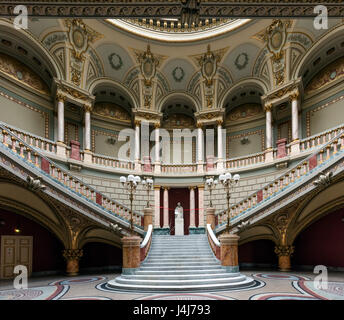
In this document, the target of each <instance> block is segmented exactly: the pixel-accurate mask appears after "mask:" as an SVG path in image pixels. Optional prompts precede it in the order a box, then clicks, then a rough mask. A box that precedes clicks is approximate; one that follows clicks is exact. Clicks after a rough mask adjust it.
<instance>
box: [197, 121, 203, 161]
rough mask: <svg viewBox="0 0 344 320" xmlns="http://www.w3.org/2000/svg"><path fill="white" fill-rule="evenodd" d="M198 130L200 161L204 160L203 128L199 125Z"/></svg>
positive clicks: (198, 157) (198, 158)
mask: <svg viewBox="0 0 344 320" xmlns="http://www.w3.org/2000/svg"><path fill="white" fill-rule="evenodd" d="M197 131H198V132H197V148H198V150H197V151H198V152H197V154H198V156H197V160H198V162H203V130H202V128H200V127H199V128H198V129H197Z"/></svg>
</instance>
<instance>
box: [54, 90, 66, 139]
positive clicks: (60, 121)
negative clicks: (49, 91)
mask: <svg viewBox="0 0 344 320" xmlns="http://www.w3.org/2000/svg"><path fill="white" fill-rule="evenodd" d="M56 99H57V141H58V142H62V143H64V126H65V124H64V102H65V101H66V97H65V96H63V95H61V94H58V95H57V97H56Z"/></svg>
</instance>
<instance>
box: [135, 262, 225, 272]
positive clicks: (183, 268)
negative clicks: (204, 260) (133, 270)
mask: <svg viewBox="0 0 344 320" xmlns="http://www.w3.org/2000/svg"><path fill="white" fill-rule="evenodd" d="M195 269H197V270H206V269H218V270H223V268H221V265H220V264H211V265H209V264H206V265H200V264H199V265H198V266H197V268H195V266H194V265H173V264H172V265H153V266H152V265H151V264H147V265H143V264H142V266H141V267H140V269H139V270H141V271H170V270H172V271H173V270H176V271H177V270H179V271H187V270H195Z"/></svg>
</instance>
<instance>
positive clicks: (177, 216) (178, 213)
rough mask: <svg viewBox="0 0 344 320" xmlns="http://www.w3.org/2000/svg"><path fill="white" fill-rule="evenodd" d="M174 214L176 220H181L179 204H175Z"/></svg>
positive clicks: (181, 209) (181, 214) (181, 208)
mask: <svg viewBox="0 0 344 320" xmlns="http://www.w3.org/2000/svg"><path fill="white" fill-rule="evenodd" d="M174 214H175V216H176V219H183V207H182V206H181V204H180V202H178V203H177V206H176V208H175V209H174Z"/></svg>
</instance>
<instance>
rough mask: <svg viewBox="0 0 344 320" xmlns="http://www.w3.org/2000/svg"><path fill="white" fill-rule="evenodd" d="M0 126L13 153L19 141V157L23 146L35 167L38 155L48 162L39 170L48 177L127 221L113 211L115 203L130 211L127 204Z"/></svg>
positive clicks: (135, 212) (37, 165)
mask: <svg viewBox="0 0 344 320" xmlns="http://www.w3.org/2000/svg"><path fill="white" fill-rule="evenodd" d="M0 128H1V129H2V136H3V141H2V143H3V145H5V146H7V147H8V148H9V149H11V150H12V151H14V152H15V153H17V150H16V149H17V147H16V142H19V151H20V154H19V155H20V156H21V157H25V155H24V147H25V149H26V152H27V158H28V161H29V162H31V163H33V162H34V163H33V164H34V165H35V166H36V167H39V163H38V160H39V159H38V156H39V157H40V159H41V165H42V159H44V161H46V163H48V164H49V169H48V170H49V173H48V172H47V171H45V170H43V169H42V168H41V170H42V171H43V172H45V173H46V174H48V175H49V177H51V178H54V179H57V180H58V181H59V182H60V183H62V184H63V185H64V187H66V188H68V189H71V190H72V191H73V193H77V194H79V195H81V196H83V197H86V198H87V199H88V200H89V201H92V202H93V203H94V204H96V205H98V206H101V207H102V208H103V209H105V210H107V211H110V212H111V213H112V214H115V215H117V216H119V217H120V218H121V219H124V220H125V221H128V219H126V218H125V217H124V216H121V215H120V214H117V213H115V212H114V208H113V207H114V205H115V207H116V208H120V209H122V210H123V211H122V213H123V212H125V211H128V212H130V209H129V208H128V207H127V206H125V205H123V204H121V203H119V202H118V201H116V200H113V199H110V198H109V197H108V196H106V195H104V194H102V193H101V192H99V191H98V190H96V189H94V188H93V187H92V186H90V185H88V184H87V183H85V182H83V181H82V180H80V179H79V178H77V177H75V176H73V175H72V174H70V173H69V172H68V171H67V170H65V169H64V168H62V167H61V166H59V165H58V164H56V163H55V162H53V161H51V160H50V159H49V158H47V157H46V156H44V155H42V154H41V153H40V152H38V149H37V148H35V147H33V146H30V145H29V144H27V143H26V142H25V141H24V140H22V139H21V138H19V137H17V136H16V135H15V134H14V133H13V132H11V131H10V130H8V129H7V128H6V127H5V126H3V125H2V124H0ZM8 134H9V135H10V136H11V140H12V143H11V144H7V141H6V140H7V138H6V136H7V135H8ZM32 152H33V154H32ZM32 157H34V161H32ZM55 168H56V171H57V177H56V174H55ZM50 169H51V170H52V173H50ZM67 177H68V179H69V182H68V181H67ZM72 182H74V188H73V187H72ZM78 185H79V187H80V190H79V188H78ZM83 187H85V188H83ZM83 191H86V194H84V193H83ZM97 194H99V195H100V201H99V202H100V203H99V202H98V201H97ZM94 198H95V199H94ZM133 214H135V215H136V216H138V217H142V216H143V214H142V213H140V212H137V211H134V210H133ZM136 225H137V227H139V228H142V226H141V225H138V224H136Z"/></svg>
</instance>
